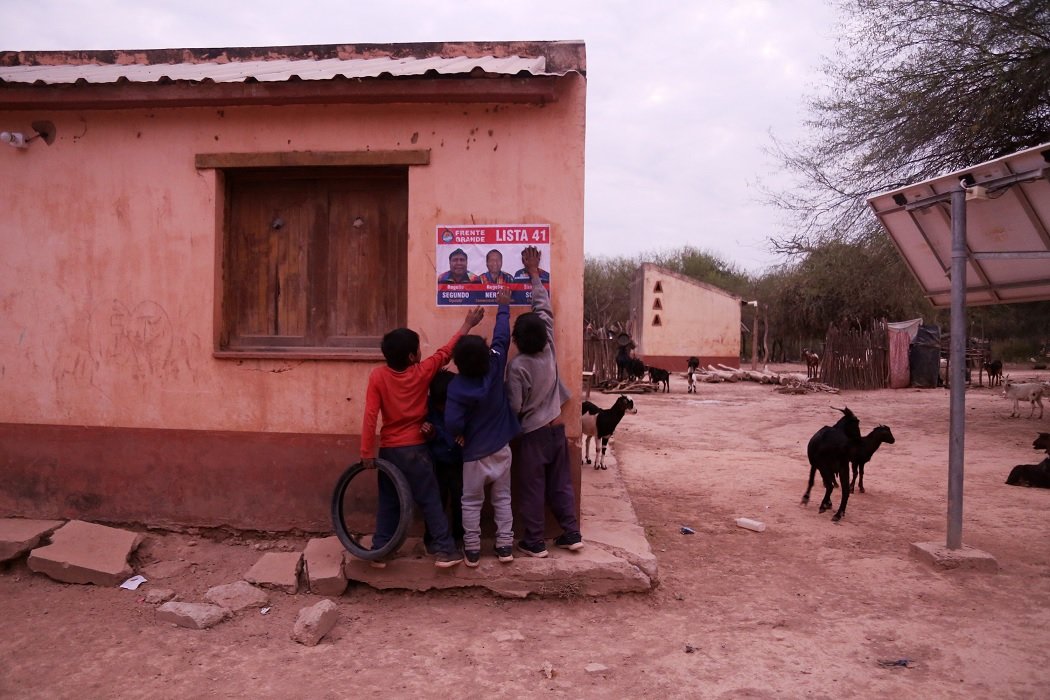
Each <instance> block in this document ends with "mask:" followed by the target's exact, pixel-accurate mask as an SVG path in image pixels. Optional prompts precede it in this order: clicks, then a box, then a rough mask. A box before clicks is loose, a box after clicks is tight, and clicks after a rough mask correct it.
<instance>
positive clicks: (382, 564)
mask: <svg viewBox="0 0 1050 700" xmlns="http://www.w3.org/2000/svg"><path fill="white" fill-rule="evenodd" d="M368 565H369V566H371V567H372V568H373V569H385V568H386V562H385V561H381V560H378V559H377V560H376V561H370V562H368Z"/></svg>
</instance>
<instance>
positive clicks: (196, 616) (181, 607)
mask: <svg viewBox="0 0 1050 700" xmlns="http://www.w3.org/2000/svg"><path fill="white" fill-rule="evenodd" d="M230 615H231V613H230V611H229V610H227V609H226V608H224V607H222V606H221V605H212V604H210V603H176V602H171V603H164V605H161V606H160V607H159V608H157V621H158V622H170V623H171V624H173V625H178V626H179V627H187V628H189V629H193V630H204V629H208V628H209V627H214V626H215V625H217V624H219V623H220V622H222V621H223V620H225V619H227V618H228V617H230Z"/></svg>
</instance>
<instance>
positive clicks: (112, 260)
mask: <svg viewBox="0 0 1050 700" xmlns="http://www.w3.org/2000/svg"><path fill="white" fill-rule="evenodd" d="M559 84H560V95H559V99H558V100H557V101H555V102H553V103H551V104H547V105H544V106H528V105H494V104H482V105H475V104H457V105H452V104H448V105H445V104H425V105H363V106H362V105H326V106H280V107H278V106H273V107H238V108H227V109H211V108H178V109H143V110H113V111H77V112H62V111H55V112H46V113H45V112H31V113H29V112H25V113H23V112H5V111H3V109H2V106H0V128H2V129H4V130H21V131H25V132H27V133H32V131H31V129H30V127H29V123H30V122H31V121H33V120H37V119H49V120H51V121H53V122H54V123H55V125H56V127H57V138H56V140H55V142H54V143H53V144H52V145H50V146H49V145H46V144H44V143H43V142H42V141H36V142H34V143H32V144H31V146H30V147H29V148H28V149H25V150H16V149H13V148H9V147H6V146H5V147H3V148H0V179H2V181H3V183H4V184H3V187H0V211H2V212H3V215H2V216H0V260H2V261H3V263H2V264H3V274H2V275H0V314H2V317H3V320H4V323H3V324H2V329H0V391H2V393H3V396H4V398H5V400H4V401H3V402H0V424H8V431H7V433H5V434H7V435H10V434H12V432H11V427H12V426H14V427H17V426H18V425H19V424H23V425H24V424H35V425H51V426H70V427H77V428H78V430H79V429H80V427H82V426H87V427H92V426H104V427H107V428H111V427H117V428H133V429H158V430H170V429H177V430H185V431H245V432H258V433H270V434H289V435H295V436H296V439H297V440H299V439H301V436H302V435H309V434H316V435H324V436H332V435H348V436H351V437H356V436H357V435H358V434H359V433H360V425H361V417H362V410H363V405H364V392H365V385H366V381H367V376H368V372H369V371H370V370H371V369H372V368H373V367H374V366H376V364H377V361H376V360H375V359H373V360H371V361H361V360H281V359H272V360H271V359H217V358H215V357H213V350H214V349H215V344H214V337H215V325H214V320H215V319H214V313H215V309H216V303H215V295H216V274H217V261H216V249H217V237H221V227H222V204H223V203H222V193H221V188H220V185H219V183H218V177H219V176H218V175H217V173H216V172H215V171H213V170H198V169H196V167H195V161H194V158H195V156H196V155H197V154H201V153H252V152H282V151H361V150H397V149H406V150H418V149H429V150H430V154H431V155H430V164H429V165H426V166H412V167H410V168H409V239H408V279H409V285H408V319H407V320H408V325H409V326H410V327H411V328H413V329H415V330H417V331H418V332H419V334H420V337H421V342H422V346H423V347H422V350H423V352H424V354H427V353H429V352H431V351H433V350H434V349H436V348H437V347H439V346H440V345H442V344H443V343H444V342H445V341H446V340H447V339H448V336H449V335H450V334H451V333H452V332H453V330H454V329H456V328H457V327H458V326H459V325H460V323H461V321H462V318H463V314H464V310H463V309H456V308H452V309H448V308H441V309H439V308H437V307H436V305H435V303H434V291H435V287H434V280H435V275H436V273H437V272H438V271H440V270H443V269H446V268H447V261H444V260H435V248H434V230H435V227H436V225H437V224H438V223H449V224H452V223H464V224H470V223H478V224H481V223H494V224H498V223H549V224H550V225H551V229H552V234H553V235H554V237H555V240H554V245H553V246H552V257H553V260H550V261H544V262H545V264H544V267H548V264H547V263H549V268H548V269H551V270H552V271H553V273H554V274H553V275H552V279H553V287H552V296H553V304H554V310H555V314H556V317H557V342H558V347H559V357H560V361H561V362H560V367H561V371H562V372H563V374H564V376H566V377H577V378H578V377H580V373H581V369H582V355H581V346H582V339H581V331H580V329H581V328H582V326H583V310H582V304H581V301H580V300H581V299H582V297H583V223H584V221H583V188H584V175H583V173H584V128H585V111H584V110H585V79H584V78H583V77H581V76H578V75H575V74H572V75H569V76H567V77H565V78H564V79H562V80H561V81H560V83H559ZM509 266H510V264H508V267H509ZM372 273H374V274H376V275H381V274H383V272H382V261H375V267H374V269H373V270H372ZM493 318H494V314H490V315H489V316H488V318H486V320H485V321H484V322H483V323H482V325H481V326H480V327H479V332H481V333H483V334H486V335H488V334H489V333H491V328H492V322H493ZM578 384H579V383H578V382H575V383H571V384H570V388H572V389H573V390H574V392H576V393H578V389H579V386H578ZM579 400H580V399H579V396H578V395H577V396H574V399H573V401H571V402H570V403H569V404H568V405H567V407H566V410H565V416H566V417H567V418H570V420H568V421H567V422H568V424H569V433H570V437H571V438H574V439H576V440H578V437H579V419H578V416H579ZM14 432H15V433H17V430H15V431H14ZM356 443H357V440H356V439H354V440H352V444H353V445H354V450H356ZM0 447H2V445H0ZM20 454H21V453H20ZM349 457H352V458H356V454H351V455H349ZM325 478H326V479H327V478H328V475H325ZM328 483H331V482H328ZM0 505H2V504H0Z"/></svg>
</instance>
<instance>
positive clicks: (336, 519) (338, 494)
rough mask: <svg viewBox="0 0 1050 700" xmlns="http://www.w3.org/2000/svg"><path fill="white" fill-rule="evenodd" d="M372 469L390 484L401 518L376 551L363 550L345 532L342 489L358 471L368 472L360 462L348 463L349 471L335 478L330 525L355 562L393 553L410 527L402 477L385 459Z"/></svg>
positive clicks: (408, 501)
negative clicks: (337, 478)
mask: <svg viewBox="0 0 1050 700" xmlns="http://www.w3.org/2000/svg"><path fill="white" fill-rule="evenodd" d="M376 469H378V470H379V471H380V472H382V473H383V474H385V475H386V476H387V477H388V478H389V479H390V480H391V481H393V482H394V488H395V489H396V490H397V499H398V505H399V506H400V508H401V517H400V518H399V519H398V522H397V529H396V530H394V534H393V536H392V537H391V538H390V541H389V542H387V543H386V544H385V545H383V546H382V547H380V548H379V549H366V548H365V547H363V546H361V543H360V542H358V540H357V537H356V536H354V534H353V533H351V532H350V530H349V529H347V527H346V518H345V517H344V514H343V502H344V501H345V497H346V490H347V488H348V487H349V486H350V482H351V481H353V480H354V477H355V476H357V475H358V474H360V473H361V472H364V471H371V470H370V469H365V466H364V464H362V463H361V462H357V463H355V464H351V465H350V467H349V469H347V470H346V471H345V472H343V475H342V476H340V477H339V481H337V482H336V483H335V491H333V492H332V525H333V526H334V527H335V534H336V536H337V537H338V538H339V541H340V542H342V543H343V546H344V547H346V550H347V551H348V552H350V553H351V554H353V555H354V556H355V557H357V558H358V559H365V560H367V561H377V560H379V559H382V558H383V557H385V556H387V555H388V554H391V553H392V552H396V551H397V549H398V548H399V547H400V546H401V545H402V544H404V543H405V537H407V536H408V529H409V527H411V525H412V508H413V502H412V488H411V487H410V486H409V485H408V480H407V479H405V475H404V474H402V473H401V470H400V469H398V468H397V467H396V466H394V464H392V463H391V462H388V461H386V460H385V459H376Z"/></svg>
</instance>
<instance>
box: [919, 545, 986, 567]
mask: <svg viewBox="0 0 1050 700" xmlns="http://www.w3.org/2000/svg"><path fill="white" fill-rule="evenodd" d="M910 549H911V554H912V556H913V557H915V558H916V559H919V560H920V561H923V562H925V563H927V564H930V565H931V566H933V567H934V568H937V569H945V570H947V569H961V570H969V571H984V572H987V573H993V574H994V573H996V572H998V571H999V562H997V561H996V560H995V557H993V556H992V555H991V554H988V553H987V552H982V551H981V550H979V549H974V548H973V547H968V546H967V545H963V546H962V547H960V548H959V549H948V545H947V544H946V543H944V542H912V543H911V548H910Z"/></svg>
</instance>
